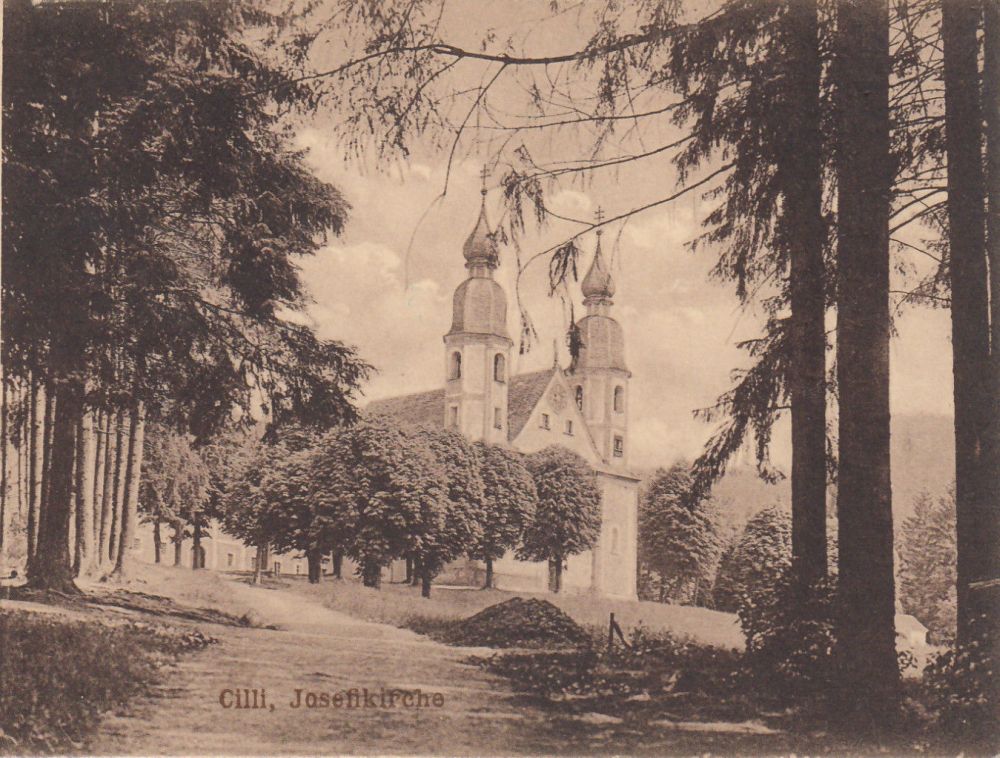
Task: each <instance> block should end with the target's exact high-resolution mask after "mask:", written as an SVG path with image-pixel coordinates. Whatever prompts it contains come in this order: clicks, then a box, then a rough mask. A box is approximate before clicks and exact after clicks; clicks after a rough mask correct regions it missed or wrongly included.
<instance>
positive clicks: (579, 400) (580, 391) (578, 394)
mask: <svg viewBox="0 0 1000 758" xmlns="http://www.w3.org/2000/svg"><path fill="white" fill-rule="evenodd" d="M576 407H577V408H578V409H580V410H581V411H582V410H583V387H581V386H580V385H579V384H578V385H576Z"/></svg>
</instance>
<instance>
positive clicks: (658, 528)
mask: <svg viewBox="0 0 1000 758" xmlns="http://www.w3.org/2000/svg"><path fill="white" fill-rule="evenodd" d="M716 528H717V527H716V523H715V518H714V514H713V513H712V511H711V505H710V503H709V501H708V499H707V498H706V497H704V496H703V495H699V493H697V492H696V491H695V489H694V480H693V479H692V477H691V474H690V468H689V466H688V465H687V464H686V463H676V464H674V465H673V466H671V467H670V469H669V470H665V469H662V468H661V469H658V470H657V471H656V473H655V474H653V479H652V482H650V484H649V487H648V489H647V490H646V491H645V493H643V497H642V500H641V501H640V503H639V567H640V570H643V569H645V570H648V571H652V572H655V573H656V575H657V577H658V580H659V590H660V591H659V598H658V599H659V601H660V602H661V603H663V602H668V601H669V602H684V601H687V600H690V601H693V602H694V603H695V604H697V603H698V597H699V592H698V590H699V589H702V590H706V591H707V589H708V588H709V587H710V586H711V583H712V575H713V574H714V572H715V564H716V562H717V560H718V557H719V539H718V534H717V531H716ZM692 590H693V591H692Z"/></svg>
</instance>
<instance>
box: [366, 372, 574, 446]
mask: <svg viewBox="0 0 1000 758" xmlns="http://www.w3.org/2000/svg"><path fill="white" fill-rule="evenodd" d="M554 371H555V369H552V368H548V369H545V370H544V371H533V372H531V373H529V374H518V375H517V376H512V377H511V378H510V387H509V388H508V393H507V439H508V440H513V439H514V438H515V437H517V435H518V434H520V432H521V430H522V429H523V428H524V425H525V424H526V423H528V417H529V416H531V411H532V410H534V408H535V406H536V405H538V401H539V400H541V398H542V393H544V392H545V388H546V387H548V386H549V381H550V380H551V379H552V374H553V372H554ZM366 410H367V412H368V413H370V414H372V415H375V416H391V417H393V418H394V419H396V420H397V421H398V422H400V423H403V424H409V425H411V426H420V427H439V426H443V425H444V389H438V390H429V391H427V392H415V393H413V394H411V395H401V396H399V397H388V398H385V399H384V400H374V401H372V402H371V403H369V404H368V408H367V409H366Z"/></svg>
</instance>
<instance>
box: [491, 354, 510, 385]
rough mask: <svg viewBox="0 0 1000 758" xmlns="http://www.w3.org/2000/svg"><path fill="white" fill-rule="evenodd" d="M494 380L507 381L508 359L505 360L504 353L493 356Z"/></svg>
mask: <svg viewBox="0 0 1000 758" xmlns="http://www.w3.org/2000/svg"><path fill="white" fill-rule="evenodd" d="M493 380H494V381H497V382H505V381H507V361H505V360H504V357H503V353H497V354H496V355H494V356H493Z"/></svg>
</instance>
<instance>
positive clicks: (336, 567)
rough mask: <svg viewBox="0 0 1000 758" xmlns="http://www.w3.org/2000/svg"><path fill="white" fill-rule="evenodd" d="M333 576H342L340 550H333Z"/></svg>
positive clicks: (341, 555) (342, 554)
mask: <svg viewBox="0 0 1000 758" xmlns="http://www.w3.org/2000/svg"><path fill="white" fill-rule="evenodd" d="M333 578H334V579H343V578H344V552H343V551H342V550H334V551H333Z"/></svg>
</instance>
